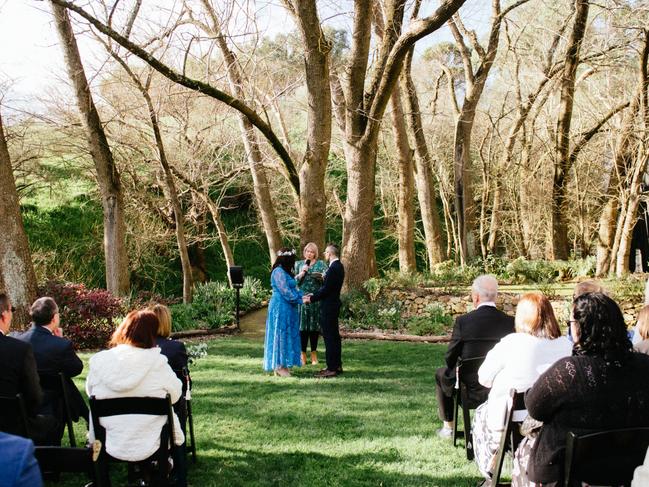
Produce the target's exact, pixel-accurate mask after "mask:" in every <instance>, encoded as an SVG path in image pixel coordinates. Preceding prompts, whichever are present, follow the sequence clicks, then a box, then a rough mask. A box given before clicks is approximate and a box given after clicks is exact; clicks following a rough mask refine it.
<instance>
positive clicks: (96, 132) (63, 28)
mask: <svg viewBox="0 0 649 487" xmlns="http://www.w3.org/2000/svg"><path fill="white" fill-rule="evenodd" d="M51 5H52V11H53V13H54V19H55V23H56V29H57V32H58V35H59V38H60V41H61V47H62V48H63V56H64V58H65V64H66V68H67V70H68V75H69V76H70V79H71V81H72V83H73V86H74V91H75V95H76V99H77V105H78V107H79V111H80V113H81V119H82V122H83V124H84V127H85V129H86V132H87V135H88V145H89V148H90V154H91V156H92V159H93V161H94V164H95V171H96V173H97V182H98V183H99V189H100V191H101V200H102V207H103V212H104V254H105V259H106V288H107V289H108V290H109V291H110V292H112V293H114V294H117V295H125V294H127V293H128V291H129V288H130V283H129V268H128V255H127V249H126V224H125V221H124V201H123V195H122V187H121V182H120V176H119V172H118V170H117V167H116V165H115V161H114V160H113V155H112V153H111V151H110V146H109V145H108V140H107V139H106V134H105V132H104V128H103V126H102V124H101V120H100V119H99V114H98V113H97V109H96V107H95V104H94V102H93V99H92V93H91V92H90V87H89V86H88V80H87V78H86V74H85V72H84V69H83V64H82V63H81V56H80V55H79V48H78V47H77V41H76V39H75V37H74V32H73V30H72V25H71V23H70V18H69V17H68V13H67V10H66V9H65V8H64V7H60V6H58V5H56V4H54V3H52V4H51Z"/></svg>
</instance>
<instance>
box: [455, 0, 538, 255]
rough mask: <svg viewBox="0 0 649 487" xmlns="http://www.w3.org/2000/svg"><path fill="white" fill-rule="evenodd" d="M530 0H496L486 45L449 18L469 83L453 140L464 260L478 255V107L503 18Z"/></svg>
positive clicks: (496, 46)
mask: <svg viewBox="0 0 649 487" xmlns="http://www.w3.org/2000/svg"><path fill="white" fill-rule="evenodd" d="M527 1H528V0H520V1H518V2H516V3H514V4H512V5H510V6H509V7H507V8H506V9H505V10H504V11H502V12H501V10H500V0H492V4H491V10H492V21H491V29H490V32H489V40H488V43H487V47H486V49H485V48H483V47H482V46H481V45H480V43H479V42H478V38H477V35H476V33H475V32H473V31H468V30H467V29H466V28H465V27H464V25H463V24H462V21H461V19H460V17H459V15H457V14H456V15H454V16H453V18H452V19H451V20H450V21H449V27H450V29H451V33H452V34H453V37H454V38H455V42H456V44H457V47H458V49H459V51H460V55H461V57H462V63H463V65H464V77H465V83H466V90H465V96H464V101H463V102H462V106H461V108H460V114H459V116H458V118H457V121H456V124H455V137H454V142H453V166H454V172H455V214H456V221H457V223H456V224H457V228H458V231H459V240H460V248H459V249H458V254H459V257H460V263H461V264H464V263H466V262H467V260H469V259H471V258H473V257H475V256H476V255H477V239H476V228H475V227H476V215H475V213H476V209H475V203H474V198H473V184H472V181H471V135H472V132H473V123H474V121H475V114H476V108H477V106H478V102H479V101H480V97H481V96H482V91H483V89H484V86H485V82H486V81H487V77H488V75H489V71H490V70H491V66H492V65H493V63H494V60H495V59H496V54H497V53H498V41H499V38H500V26H501V24H502V21H503V18H504V17H505V16H506V15H507V13H509V12H510V11H511V10H512V9H514V8H516V7H518V6H520V5H522V4H524V3H527ZM465 38H468V40H469V41H470V43H471V45H472V47H473V49H474V50H475V52H476V53H477V55H478V58H479V64H478V65H477V67H474V65H473V61H472V59H471V53H470V51H469V48H468V47H467V45H466V40H465Z"/></svg>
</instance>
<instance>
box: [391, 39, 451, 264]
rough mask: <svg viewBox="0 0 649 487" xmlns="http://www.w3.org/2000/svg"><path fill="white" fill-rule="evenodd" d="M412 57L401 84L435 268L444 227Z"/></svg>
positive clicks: (428, 251) (428, 248) (430, 261)
mask: <svg viewBox="0 0 649 487" xmlns="http://www.w3.org/2000/svg"><path fill="white" fill-rule="evenodd" d="M412 55H413V49H411V50H410V51H409V52H408V55H407V56H406V59H405V61H404V67H403V73H402V75H401V76H402V78H401V81H402V84H403V90H404V92H405V95H406V97H405V99H406V110H407V111H408V117H407V120H408V128H409V132H410V133H411V134H412V137H413V141H414V147H415V174H416V178H415V182H416V184H417V198H418V200H419V209H420V212H421V220H422V223H423V226H424V238H425V239H426V255H427V256H428V266H429V268H432V266H433V265H434V264H437V263H439V262H442V261H443V260H444V249H443V246H442V228H441V224H440V221H439V213H438V210H437V202H436V201H435V193H436V192H435V181H434V179H433V171H432V160H431V157H430V152H429V150H428V144H427V143H426V137H425V135H424V127H423V123H422V120H421V110H420V108H419V97H418V96H417V89H416V87H415V83H414V80H413V79H412Z"/></svg>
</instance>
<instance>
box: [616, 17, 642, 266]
mask: <svg viewBox="0 0 649 487" xmlns="http://www.w3.org/2000/svg"><path fill="white" fill-rule="evenodd" d="M643 36H644V46H643V49H642V52H641V55H640V67H639V72H640V80H641V81H640V85H641V90H640V100H641V103H640V106H641V108H640V114H641V117H640V120H639V122H638V124H637V125H638V126H637V128H636V132H637V133H638V138H639V139H640V140H639V141H638V143H637V146H638V147H637V150H636V157H635V162H634V165H633V166H634V167H633V173H632V177H631V183H630V185H629V188H628V190H627V198H626V207H625V208H624V210H623V213H622V215H621V218H620V226H621V228H622V231H621V235H620V243H619V247H618V249H617V254H616V265H615V273H616V275H617V276H618V277H621V276H623V275H624V274H626V273H628V272H629V253H630V251H631V237H632V234H633V228H634V227H635V224H636V222H637V221H638V206H639V204H640V196H641V193H642V183H643V179H644V177H645V173H646V171H647V164H648V163H649V75H648V74H647V62H648V60H649V30H647V29H644V32H643ZM647 257H648V256H646V255H645V256H643V258H644V259H645V260H646V259H647Z"/></svg>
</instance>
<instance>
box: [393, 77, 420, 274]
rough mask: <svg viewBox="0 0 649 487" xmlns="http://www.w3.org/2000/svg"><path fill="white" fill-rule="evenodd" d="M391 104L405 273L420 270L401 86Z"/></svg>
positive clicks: (401, 251)
mask: <svg viewBox="0 0 649 487" xmlns="http://www.w3.org/2000/svg"><path fill="white" fill-rule="evenodd" d="M390 103H391V105H392V113H391V118H392V131H393V133H394V141H395V144H396V146H397V154H398V161H397V164H398V168H399V197H398V201H397V209H398V215H399V219H398V224H397V237H398V240H399V270H400V271H401V272H402V273H411V272H416V271H417V261H416V259H415V209H414V205H413V199H414V196H415V195H414V193H415V181H414V173H413V169H414V168H413V163H412V151H411V150H410V143H409V142H408V132H407V129H406V123H405V120H404V113H403V104H402V102H401V89H400V87H399V85H396V86H395V87H394V89H393V91H392V97H391V99H390Z"/></svg>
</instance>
